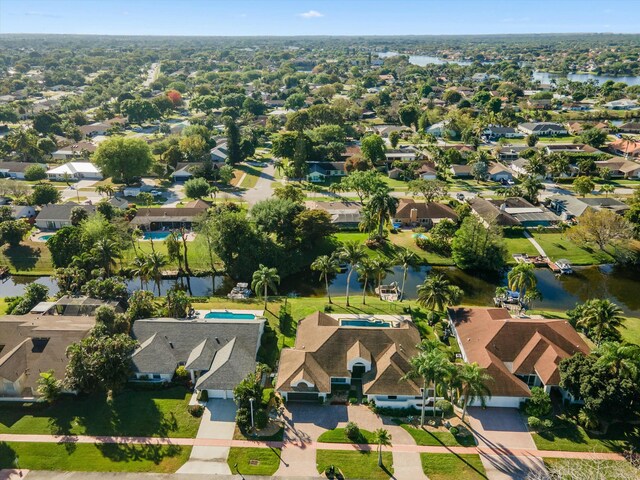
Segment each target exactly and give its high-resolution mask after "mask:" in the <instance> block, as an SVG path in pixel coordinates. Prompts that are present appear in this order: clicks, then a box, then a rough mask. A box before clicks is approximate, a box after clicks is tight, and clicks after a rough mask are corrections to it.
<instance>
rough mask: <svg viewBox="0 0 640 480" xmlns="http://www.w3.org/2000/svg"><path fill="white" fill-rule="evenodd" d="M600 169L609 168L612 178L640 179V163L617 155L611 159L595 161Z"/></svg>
mask: <svg viewBox="0 0 640 480" xmlns="http://www.w3.org/2000/svg"><path fill="white" fill-rule="evenodd" d="M595 164H596V166H597V167H598V169H600V168H606V169H607V170H609V175H610V176H611V178H628V179H640V163H636V162H632V161H631V160H627V159H625V158H621V157H617V158H612V159H610V160H604V161H601V162H595Z"/></svg>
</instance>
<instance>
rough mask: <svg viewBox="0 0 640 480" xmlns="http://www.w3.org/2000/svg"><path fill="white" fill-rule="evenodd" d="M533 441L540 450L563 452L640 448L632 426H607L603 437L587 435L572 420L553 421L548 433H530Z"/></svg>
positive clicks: (617, 424) (612, 450)
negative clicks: (553, 424)
mask: <svg viewBox="0 0 640 480" xmlns="http://www.w3.org/2000/svg"><path fill="white" fill-rule="evenodd" d="M531 436H532V437H533V441H534V442H535V443H536V446H537V447H538V449H540V450H564V451H568V452H622V451H624V450H626V449H628V448H629V447H630V446H631V445H633V446H635V448H636V449H637V448H638V446H640V437H639V436H638V432H636V431H634V427H633V425H630V424H622V423H616V424H613V425H611V426H609V429H608V431H607V433H606V434H605V435H602V436H595V435H590V434H589V433H587V432H586V431H585V430H584V429H583V428H582V427H580V426H579V425H576V423H575V422H573V421H572V420H562V419H558V418H557V419H556V420H555V427H554V428H552V429H551V430H549V431H545V432H540V433H532V434H531Z"/></svg>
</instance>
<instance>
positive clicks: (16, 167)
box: [0, 162, 47, 173]
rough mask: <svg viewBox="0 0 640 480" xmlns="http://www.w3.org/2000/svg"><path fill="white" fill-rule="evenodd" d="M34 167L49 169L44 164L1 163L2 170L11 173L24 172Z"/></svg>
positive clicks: (0, 168)
mask: <svg viewBox="0 0 640 480" xmlns="http://www.w3.org/2000/svg"><path fill="white" fill-rule="evenodd" d="M32 165H39V166H41V167H43V168H45V169H46V168H47V165H46V164H44V163H29V162H0V170H8V171H10V172H22V173H24V171H25V170H26V169H27V168H29V167H31V166H32Z"/></svg>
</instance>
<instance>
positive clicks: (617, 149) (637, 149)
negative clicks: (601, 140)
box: [609, 138, 640, 158]
mask: <svg viewBox="0 0 640 480" xmlns="http://www.w3.org/2000/svg"><path fill="white" fill-rule="evenodd" d="M609 150H610V151H611V152H612V153H614V154H615V155H620V156H622V157H633V158H640V141H636V140H627V139H625V138H620V139H618V140H616V141H615V142H612V143H610V144H609Z"/></svg>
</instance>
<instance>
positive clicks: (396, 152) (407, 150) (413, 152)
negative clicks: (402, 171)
mask: <svg viewBox="0 0 640 480" xmlns="http://www.w3.org/2000/svg"><path fill="white" fill-rule="evenodd" d="M384 155H385V157H386V158H387V163H393V162H395V161H400V162H412V161H414V160H418V159H419V158H420V157H421V154H420V152H419V151H418V150H417V149H416V148H413V147H404V148H402V147H401V148H396V149H391V150H387V151H386V152H385V154H384Z"/></svg>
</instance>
